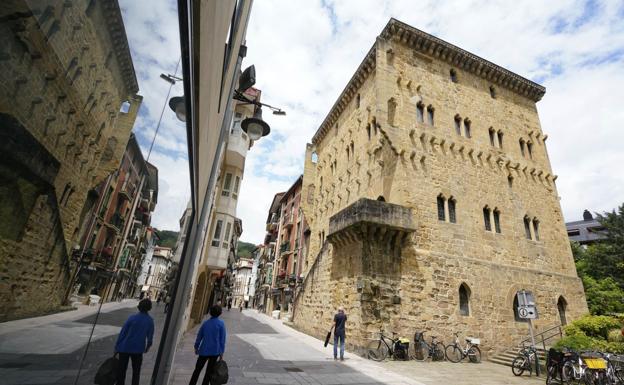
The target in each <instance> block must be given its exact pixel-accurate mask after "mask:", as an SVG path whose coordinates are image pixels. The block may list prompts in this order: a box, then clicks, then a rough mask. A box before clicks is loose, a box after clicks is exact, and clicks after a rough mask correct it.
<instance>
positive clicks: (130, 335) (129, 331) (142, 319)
mask: <svg viewBox="0 0 624 385" xmlns="http://www.w3.org/2000/svg"><path fill="white" fill-rule="evenodd" d="M137 308H138V309H139V312H138V313H137V314H134V315H131V316H130V317H128V319H127V320H126V322H125V323H124V325H123V327H122V328H121V332H120V333H119V337H117V343H115V353H117V354H119V372H118V374H117V385H124V384H125V381H126V372H127V371H128V361H130V359H132V385H139V379H140V377H141V364H142V363H143V353H147V352H148V350H149V348H150V346H152V340H153V339H154V320H153V319H152V317H150V315H149V314H147V313H148V312H149V311H150V310H151V309H152V301H150V300H149V299H147V298H145V299H142V300H141V301H140V302H139V305H138V306H137Z"/></svg>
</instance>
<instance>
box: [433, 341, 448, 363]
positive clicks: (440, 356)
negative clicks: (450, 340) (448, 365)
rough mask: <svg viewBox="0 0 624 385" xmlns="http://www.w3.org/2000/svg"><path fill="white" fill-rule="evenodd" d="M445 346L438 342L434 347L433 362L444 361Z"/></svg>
mask: <svg viewBox="0 0 624 385" xmlns="http://www.w3.org/2000/svg"><path fill="white" fill-rule="evenodd" d="M444 349H445V348H444V344H443V343H442V342H436V344H435V345H433V357H432V359H433V361H444Z"/></svg>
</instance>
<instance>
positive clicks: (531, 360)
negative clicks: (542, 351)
mask: <svg viewBox="0 0 624 385" xmlns="http://www.w3.org/2000/svg"><path fill="white" fill-rule="evenodd" d="M536 359H537V351H536V350H535V348H534V347H532V346H529V347H523V348H522V350H520V353H519V354H518V356H517V357H516V358H514V360H513V361H512V363H511V372H512V373H513V374H514V376H521V375H522V373H524V372H525V370H528V371H529V376H532V375H533V367H534V366H535V362H536Z"/></svg>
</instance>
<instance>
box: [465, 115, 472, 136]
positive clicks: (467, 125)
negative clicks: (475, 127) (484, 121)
mask: <svg viewBox="0 0 624 385" xmlns="http://www.w3.org/2000/svg"><path fill="white" fill-rule="evenodd" d="M464 134H465V135H466V138H471V137H472V132H470V119H468V118H466V119H464Z"/></svg>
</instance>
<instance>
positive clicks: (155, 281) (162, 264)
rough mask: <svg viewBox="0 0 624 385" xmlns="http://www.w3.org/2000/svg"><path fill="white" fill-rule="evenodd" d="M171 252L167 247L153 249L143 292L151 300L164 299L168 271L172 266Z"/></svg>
mask: <svg viewBox="0 0 624 385" xmlns="http://www.w3.org/2000/svg"><path fill="white" fill-rule="evenodd" d="M172 258H173V252H172V250H171V248H169V247H160V246H156V247H154V252H153V253H152V260H151V262H150V263H149V266H148V271H147V277H146V280H145V285H144V286H143V290H142V291H143V292H144V293H146V295H149V297H150V298H151V299H153V300H155V299H156V298H158V296H159V295H161V296H163V297H162V298H163V299H164V295H165V291H166V290H165V289H166V284H167V279H168V277H169V271H170V269H171V267H172V266H173V260H172Z"/></svg>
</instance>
